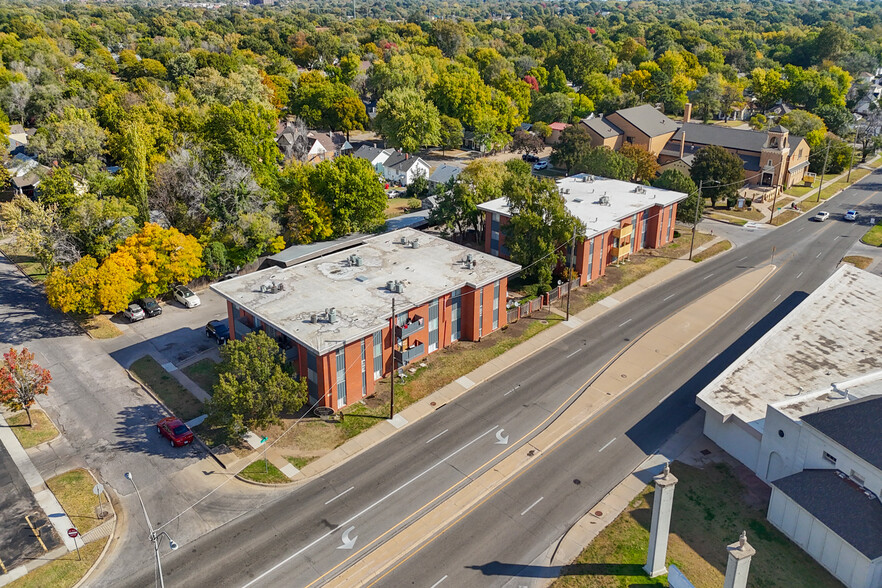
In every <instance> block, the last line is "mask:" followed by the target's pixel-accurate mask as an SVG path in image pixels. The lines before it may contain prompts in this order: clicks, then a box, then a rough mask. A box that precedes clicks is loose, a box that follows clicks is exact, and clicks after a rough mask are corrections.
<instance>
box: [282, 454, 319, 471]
mask: <svg viewBox="0 0 882 588" xmlns="http://www.w3.org/2000/svg"><path fill="white" fill-rule="evenodd" d="M285 459H287V460H288V463H290V464H291V465H292V466H294V467H295V468H297V469H298V470H302V469H303V468H304V467H305V466H306V465H307V464H309V462H311V461H313V460H314V459H315V457H294V456H292V455H286V456H285Z"/></svg>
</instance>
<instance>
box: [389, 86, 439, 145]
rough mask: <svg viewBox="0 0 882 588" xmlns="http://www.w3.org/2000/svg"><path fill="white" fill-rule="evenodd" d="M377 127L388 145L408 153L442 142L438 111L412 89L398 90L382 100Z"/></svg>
mask: <svg viewBox="0 0 882 588" xmlns="http://www.w3.org/2000/svg"><path fill="white" fill-rule="evenodd" d="M374 128H376V129H377V130H378V131H379V132H380V134H381V135H382V136H383V138H384V139H386V145H388V146H389V147H394V148H397V149H401V150H403V151H405V152H407V153H414V152H415V151H417V150H419V149H420V148H421V147H424V146H427V145H436V144H437V143H438V142H440V140H441V132H440V131H441V121H440V119H439V115H438V109H437V108H436V107H435V105H434V104H432V103H431V102H427V101H426V100H424V99H423V97H422V96H421V95H420V93H419V92H418V91H417V90H414V89H412V88H396V89H394V90H390V91H389V92H386V94H385V95H384V96H383V97H382V98H380V100H379V102H377V117H376V118H375V119H374Z"/></svg>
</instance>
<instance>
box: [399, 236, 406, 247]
mask: <svg viewBox="0 0 882 588" xmlns="http://www.w3.org/2000/svg"><path fill="white" fill-rule="evenodd" d="M398 244H399V245H407V237H405V236H403V235H402V236H401V238H400V239H398Z"/></svg>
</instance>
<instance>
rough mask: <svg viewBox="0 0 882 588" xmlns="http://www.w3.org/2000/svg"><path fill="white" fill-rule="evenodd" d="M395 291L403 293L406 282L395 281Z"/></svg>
mask: <svg viewBox="0 0 882 588" xmlns="http://www.w3.org/2000/svg"><path fill="white" fill-rule="evenodd" d="M395 291H396V292H398V293H399V294H401V293H402V292H404V282H399V281H398V280H396V281H395Z"/></svg>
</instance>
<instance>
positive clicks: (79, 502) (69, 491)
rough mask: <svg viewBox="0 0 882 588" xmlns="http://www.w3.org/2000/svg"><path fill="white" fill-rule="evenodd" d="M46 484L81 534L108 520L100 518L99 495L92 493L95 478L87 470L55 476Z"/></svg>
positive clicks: (72, 471) (77, 470)
mask: <svg viewBox="0 0 882 588" xmlns="http://www.w3.org/2000/svg"><path fill="white" fill-rule="evenodd" d="M46 486H48V487H49V489H50V490H52V493H53V494H55V498H57V499H58V502H60V503H61V506H63V507H64V512H66V513H67V516H68V517H70V520H71V522H73V524H74V527H76V528H77V530H78V531H79V532H80V535H85V534H86V533H88V532H89V531H91V530H92V529H94V528H95V527H97V526H98V525H100V524H101V523H103V522H104V521H105V520H106V519H99V518H98V515H97V514H96V509H97V508H98V497H97V496H95V495H94V494H92V488H93V487H94V486H95V478H93V477H92V476H91V475H90V474H89V472H87V471H86V470H84V469H76V470H71V471H69V472H66V473H64V474H61V475H58V476H55V477H54V478H50V479H49V480H46ZM102 500H104V499H103V498H102ZM105 508H107V506H106V505H105Z"/></svg>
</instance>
